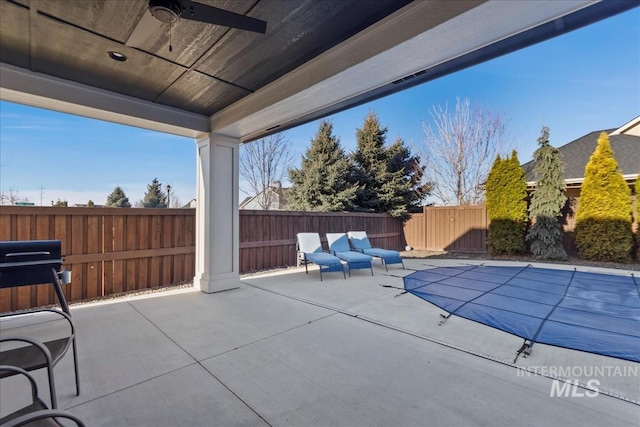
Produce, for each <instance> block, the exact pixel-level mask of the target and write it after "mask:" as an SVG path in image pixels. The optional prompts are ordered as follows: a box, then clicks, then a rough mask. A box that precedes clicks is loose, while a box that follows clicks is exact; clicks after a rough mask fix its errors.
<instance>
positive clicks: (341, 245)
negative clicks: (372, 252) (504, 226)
mask: <svg viewBox="0 0 640 427" xmlns="http://www.w3.org/2000/svg"><path fill="white" fill-rule="evenodd" d="M327 242H328V243H329V253H331V255H335V256H337V257H338V258H340V259H341V260H343V261H346V262H347V266H348V267H349V277H351V270H356V269H359V268H368V269H370V270H371V275H372V276H373V266H372V265H371V260H372V259H373V258H371V257H370V256H369V255H365V254H363V253H361V252H356V251H352V250H351V247H350V246H349V239H348V238H347V235H346V234H344V233H327Z"/></svg>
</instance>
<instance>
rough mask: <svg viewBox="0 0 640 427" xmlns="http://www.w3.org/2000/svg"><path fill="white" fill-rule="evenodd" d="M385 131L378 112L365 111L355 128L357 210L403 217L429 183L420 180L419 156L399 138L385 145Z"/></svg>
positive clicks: (354, 179)
mask: <svg viewBox="0 0 640 427" xmlns="http://www.w3.org/2000/svg"><path fill="white" fill-rule="evenodd" d="M386 134H387V128H386V127H383V126H382V125H381V124H380V121H379V120H378V116H377V115H376V114H375V113H372V112H369V113H368V114H367V116H366V117H365V118H364V122H363V125H362V128H360V129H357V130H356V142H357V146H356V151H355V152H354V153H353V155H352V158H353V162H354V165H355V168H354V170H353V173H352V175H351V182H353V183H355V184H357V185H358V186H359V189H358V192H357V199H356V204H357V206H358V210H362V211H365V212H379V213H388V214H390V215H391V216H394V217H396V218H402V219H405V218H407V217H408V213H409V209H410V208H411V207H413V208H414V210H415V209H416V208H417V207H418V206H419V205H420V204H421V202H422V200H423V199H424V197H425V196H426V194H427V193H428V190H429V188H430V186H428V185H424V184H423V183H422V176H423V168H422V166H421V165H420V159H419V158H418V157H417V156H414V155H412V154H411V152H410V150H409V148H408V147H407V146H406V145H405V144H404V141H402V139H397V140H396V142H394V143H393V144H392V145H391V146H390V147H389V148H387V147H385V142H386Z"/></svg>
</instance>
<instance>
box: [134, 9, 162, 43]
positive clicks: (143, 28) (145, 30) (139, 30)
mask: <svg viewBox="0 0 640 427" xmlns="http://www.w3.org/2000/svg"><path fill="white" fill-rule="evenodd" d="M161 26H162V22H160V21H158V20H157V19H156V18H154V17H153V15H152V14H151V12H150V11H149V9H147V10H145V11H144V15H142V18H140V21H138V24H137V25H136V27H135V28H134V29H133V31H132V32H131V34H130V35H129V38H128V39H127V41H126V42H125V45H126V46H132V47H140V46H142V44H143V43H144V42H145V40H147V39H148V38H149V37H150V36H151V35H152V34H153V33H154V32H155V31H156V30H158V29H159V28H160V27H161Z"/></svg>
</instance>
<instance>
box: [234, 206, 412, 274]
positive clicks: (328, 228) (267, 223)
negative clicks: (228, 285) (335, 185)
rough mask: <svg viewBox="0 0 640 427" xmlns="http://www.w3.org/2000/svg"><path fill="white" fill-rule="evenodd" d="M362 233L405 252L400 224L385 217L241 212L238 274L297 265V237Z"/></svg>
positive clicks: (367, 214) (346, 213) (330, 213)
mask: <svg viewBox="0 0 640 427" xmlns="http://www.w3.org/2000/svg"><path fill="white" fill-rule="evenodd" d="M357 230H365V231H367V235H368V236H369V239H370V240H371V243H372V244H373V245H374V246H380V247H384V248H388V249H397V250H400V249H402V248H404V246H405V241H404V233H403V230H402V221H400V220H398V219H395V218H392V217H390V216H389V215H386V214H370V213H357V212H290V211H251V210H241V211H240V272H241V273H246V272H249V271H256V270H264V269H267V268H273V267H281V266H292V265H296V263H297V259H296V257H297V253H296V234H297V233H302V232H314V233H319V234H320V238H321V239H322V241H323V242H324V245H325V249H327V246H326V237H325V234H326V233H346V232H347V231H357Z"/></svg>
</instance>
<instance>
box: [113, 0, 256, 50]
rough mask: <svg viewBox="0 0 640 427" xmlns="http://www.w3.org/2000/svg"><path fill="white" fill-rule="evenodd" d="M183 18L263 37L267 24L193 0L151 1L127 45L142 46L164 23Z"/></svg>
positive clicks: (171, 22) (170, 23) (172, 22)
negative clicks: (249, 32) (259, 34)
mask: <svg viewBox="0 0 640 427" xmlns="http://www.w3.org/2000/svg"><path fill="white" fill-rule="evenodd" d="M180 19H188V20H191V21H199V22H205V23H207V24H214V25H221V26H224V27H230V28H237V29H239V30H245V31H252V32H255V33H261V34H264V33H265V32H266V31H267V23H266V22H265V21H261V20H259V19H255V18H251V17H249V16H244V15H240V14H239V13H234V12H229V11H228V10H224V9H220V8H217V7H213V6H207V5H205V4H202V3H198V2H195V1H191V0H149V7H148V8H147V10H146V11H145V12H144V15H142V18H141V19H140V21H139V22H138V24H137V25H136V28H134V30H133V32H131V35H130V36H129V38H128V39H127V41H126V43H125V44H126V45H127V46H134V47H137V46H140V45H142V43H143V42H144V41H145V40H146V39H147V38H149V37H150V36H151V35H152V34H153V33H154V32H155V31H156V30H157V29H158V28H159V27H160V26H161V25H162V24H169V25H173V24H175V23H176V22H178V21H179V20H180Z"/></svg>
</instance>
